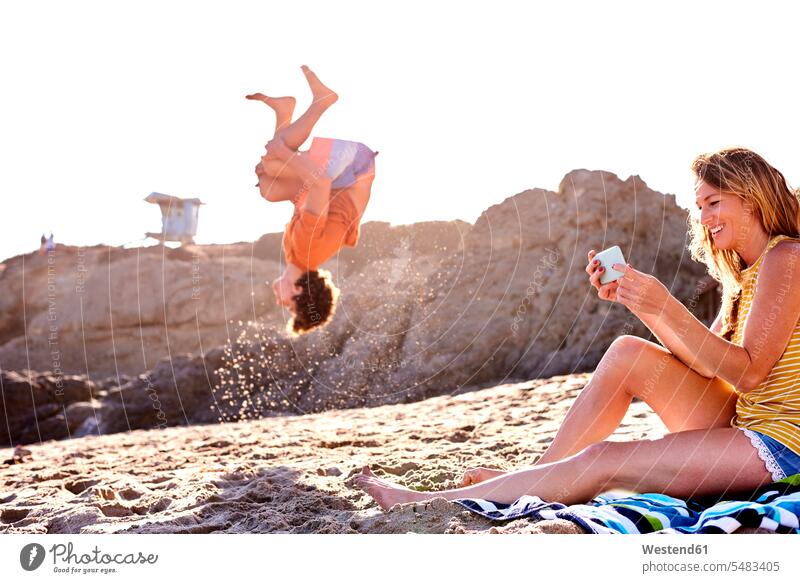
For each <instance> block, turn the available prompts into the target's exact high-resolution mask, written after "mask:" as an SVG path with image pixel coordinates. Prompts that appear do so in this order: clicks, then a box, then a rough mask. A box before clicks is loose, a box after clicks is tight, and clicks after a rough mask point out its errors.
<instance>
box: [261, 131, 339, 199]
mask: <svg viewBox="0 0 800 583" xmlns="http://www.w3.org/2000/svg"><path fill="white" fill-rule="evenodd" d="M267 148H268V150H269V151H270V152H272V153H273V155H275V156H276V157H277V158H278V159H280V160H284V161H285V162H286V165H287V166H288V167H289V169H290V170H291V171H292V172H294V173H295V174H296V175H297V176H298V178H299V179H300V180H301V182H302V183H303V186H302V188H303V189H304V190H308V196H307V197H306V200H305V202H304V204H303V209H302V210H305V211H308V212H310V213H312V214H315V215H323V214H325V215H327V214H328V203H329V202H330V198H331V184H332V181H331V179H330V178H329V177H328V175H327V174H326V173H325V169H324V168H323V167H321V166H318V165H316V164H315V163H314V162H312V161H311V159H310V158H309V157H308V155H307V154H300V153H299V152H295V151H294V150H290V149H289V148H287V147H286V144H285V143H284V142H283V140H282V139H281V138H280V137H278V138H274V139H273V140H271V141H270V142H269V144H267Z"/></svg>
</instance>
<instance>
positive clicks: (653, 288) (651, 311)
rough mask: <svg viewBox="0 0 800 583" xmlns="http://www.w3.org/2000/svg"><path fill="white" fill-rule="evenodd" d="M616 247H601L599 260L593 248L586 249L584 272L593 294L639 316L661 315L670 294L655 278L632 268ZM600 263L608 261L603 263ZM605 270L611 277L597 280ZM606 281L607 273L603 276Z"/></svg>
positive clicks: (670, 298) (665, 308) (669, 299)
mask: <svg viewBox="0 0 800 583" xmlns="http://www.w3.org/2000/svg"><path fill="white" fill-rule="evenodd" d="M619 253H620V252H619V248H616V249H615V248H613V247H612V248H611V249H607V250H606V251H603V252H602V253H601V255H602V261H601V260H599V259H596V258H595V255H597V253H595V251H594V249H592V250H591V251H589V265H587V266H586V273H588V274H589V281H590V282H591V283H592V285H593V286H594V287H596V288H597V295H598V296H599V297H600V299H602V300H608V301H610V302H615V303H618V304H622V305H623V306H625V307H626V308H628V309H629V310H630V311H631V312H633V313H634V314H636V315H637V316H639V317H642V316H658V317H661V316H663V315H664V313H665V310H667V309H668V308H669V306H670V305H671V304H670V302H671V300H672V299H673V298H672V294H671V293H670V292H669V290H668V289H667V287H666V286H665V285H664V284H663V283H661V282H660V281H658V278H656V277H654V276H652V275H649V274H647V273H642V272H641V271H638V270H636V269H634V268H633V267H632V266H631V265H630V264H629V263H625V262H624V261H625V260H624V259H622V260H620V259H615V257H616V258H618V257H620V254H619ZM603 263H606V264H608V263H610V264H611V265H609V266H605V265H603ZM606 270H609V271H610V272H611V274H610V277H613V278H614V280H613V281H611V282H608V283H605V284H604V283H601V278H602V277H603V274H604V273H605V272H606ZM606 281H608V277H607V278H606Z"/></svg>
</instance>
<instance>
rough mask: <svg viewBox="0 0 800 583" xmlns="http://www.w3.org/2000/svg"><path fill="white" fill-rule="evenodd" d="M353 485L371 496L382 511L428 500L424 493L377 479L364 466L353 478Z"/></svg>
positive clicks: (367, 467)
mask: <svg viewBox="0 0 800 583" xmlns="http://www.w3.org/2000/svg"><path fill="white" fill-rule="evenodd" d="M354 483H355V484H356V486H358V487H359V488H361V489H362V490H364V491H365V492H366V493H367V494H369V495H370V496H372V497H373V498H374V499H375V502H377V503H378V505H379V506H380V507H381V508H383V509H384V510H389V508H391V507H392V506H394V505H395V504H403V503H405V502H422V501H423V500H427V499H428V498H429V496H426V494H425V493H424V492H415V491H414V490H409V489H408V488H403V487H402V486H398V485H397V484H393V483H392V482H389V481H388V480H383V479H381V478H379V477H378V476H376V475H375V474H373V473H372V470H370V469H369V466H364V468H363V469H362V470H361V473H360V474H358V475H357V476H356V477H355V479H354Z"/></svg>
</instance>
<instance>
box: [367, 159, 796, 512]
mask: <svg viewBox="0 0 800 583" xmlns="http://www.w3.org/2000/svg"><path fill="white" fill-rule="evenodd" d="M692 170H693V172H694V174H695V176H696V178H697V181H696V184H695V194H696V204H697V207H698V209H699V219H697V218H694V217H692V218H690V235H691V244H690V250H691V252H692V257H693V258H695V259H697V260H699V261H702V262H704V263H705V264H706V265H707V267H708V270H709V273H710V274H711V275H712V277H714V278H715V279H717V281H720V282H721V283H722V286H723V294H724V297H723V303H722V308H721V310H720V313H719V315H718V316H717V318H716V319H715V320H714V323H713V324H712V325H711V328H710V329H709V328H707V327H706V326H705V325H704V324H703V323H702V322H700V321H699V320H698V319H697V318H695V317H694V316H693V315H692V314H691V313H690V312H689V311H688V310H687V308H686V307H685V306H684V305H683V304H681V303H680V302H679V301H678V300H677V299H676V298H675V297H673V296H672V295H671V294H670V293H669V291H668V290H667V288H666V287H665V286H664V285H663V284H662V283H661V282H660V281H658V280H657V279H656V278H655V277H653V276H651V275H648V274H646V273H643V272H640V271H637V270H636V269H634V268H633V267H631V266H630V265H616V266H615V267H614V268H615V269H618V270H620V271H623V272H624V277H623V278H621V279H618V280H617V281H615V282H612V283H610V284H606V285H601V284H600V283H599V278H600V274H601V272H602V268H598V267H597V262H596V261H595V260H593V256H594V254H595V251H594V250H592V251H589V253H588V257H589V264H588V265H587V267H586V271H587V273H588V274H589V276H590V282H591V284H592V285H593V286H594V287H596V288H597V290H598V296H599V297H600V298H601V299H604V300H608V301H612V302H617V303H620V304H622V305H624V306H625V307H627V308H628V309H629V310H630V311H631V312H633V313H634V314H635V315H636V316H637V317H638V318H639V319H640V320H641V321H642V322H644V324H645V325H647V327H648V328H649V329H650V330H651V331H652V332H653V334H654V335H655V336H656V337H657V338H658V339H659V340H660V341H661V344H663V346H661V345H659V344H656V343H653V342H649V341H647V340H644V339H642V338H638V337H635V336H627V335H626V336H621V337H619V338H617V339H616V340H615V341H614V342H613V343H612V344H611V346H610V347H609V349H608V350H607V352H606V353H605V355H604V356H603V358H602V360H601V362H600V363H599V365H598V367H597V371H596V372H595V374H594V375H593V376H592V379H591V380H590V382H589V383H588V384H587V385H586V387H584V389H583V390H582V391H581V394H580V395H579V397H578V398H577V400H576V401H575V403H574V404H573V405H572V407H571V408H570V410H569V411H568V413H567V415H566V418H565V419H564V421H563V424H562V425H561V427H560V428H559V431H558V433H557V435H556V437H555V439H554V440H553V442H552V443H551V444H550V446H549V448H548V449H547V451H545V453H544V454H543V455H542V456H541V458H539V459H538V460H537V462H536V463H535V464H534V465H533V466H532V467H528V468H524V469H519V470H516V471H512V472H508V473H505V472H501V471H498V470H489V469H486V468H473V469H470V470H467V472H466V473H465V475H464V478H463V480H462V483H461V487H459V488H457V489H453V490H445V491H441V492H418V491H414V490H410V489H407V488H404V487H401V486H399V485H396V484H393V483H391V482H389V481H386V480H383V479H381V478H379V477H377V476H375V475H374V474H373V473H372V472H371V471H370V470H369V467H365V468H364V469H363V470H362V473H361V474H359V475H357V477H356V479H355V482H356V484H358V485H359V486H360V487H362V488H364V489H365V490H366V491H367V492H368V493H369V494H370V495H371V496H372V497H373V498H375V500H376V501H377V502H378V504H379V505H380V506H381V507H382V508H384V509H388V508H390V507H391V506H392V505H393V504H395V503H398V502H410V501H422V500H428V499H431V498H437V497H444V498H446V499H448V500H453V499H458V498H483V499H488V500H492V501H495V502H502V503H510V502H513V501H514V500H516V499H517V498H519V497H520V496H522V495H523V494H528V495H535V496H539V497H540V498H542V499H543V500H546V501H557V502H561V503H564V504H575V503H585V502H588V501H589V500H591V499H592V498H593V497H594V496H596V495H597V494H599V493H601V492H603V491H605V490H609V489H613V488H620V489H626V490H629V491H635V492H660V493H663V494H667V495H670V496H675V497H678V498H688V497H695V496H704V495H712V494H721V495H725V494H726V493H728V492H746V491H750V490H753V489H755V488H757V487H759V486H761V485H763V484H766V483H769V482H770V481H773V480H777V479H782V478H783V477H785V476H786V475H791V474H795V473H800V285H797V282H798V281H800V233H799V232H798V227H799V226H800V225H799V224H798V223H799V220H800V206H799V205H798V196H799V195H800V193H796V192H793V191H792V190H790V188H789V186H788V185H787V183H786V180H785V179H784V177H783V175H782V174H781V173H780V172H779V171H778V170H776V169H775V168H773V167H772V166H771V165H770V164H769V163H767V162H766V161H765V160H764V158H762V157H761V156H759V155H758V154H756V153H754V152H752V151H750V150H746V149H744V148H730V149H725V150H722V151H719V152H716V153H712V154H703V155H701V156H698V157H697V158H696V159H695V160H694V162H693V164H692ZM756 281H757V283H758V285H756ZM634 397H638V398H640V399H642V400H643V401H645V402H647V404H648V405H649V406H650V407H651V408H652V409H653V410H654V411H655V412H656V413H657V414H658V416H659V417H660V418H661V420H662V421H663V422H664V424H665V425H666V426H667V428H668V429H669V431H670V433H669V434H667V435H666V436H664V437H663V438H661V439H654V440H639V441H627V442H619V441H606V438H607V437H608V436H609V435H611V433H612V432H613V431H614V430H615V429H616V428H617V427H618V426H619V424H620V422H621V421H622V418H623V417H624V415H625V413H626V411H627V410H628V407H629V406H630V404H631V400H632V399H633V398H634Z"/></svg>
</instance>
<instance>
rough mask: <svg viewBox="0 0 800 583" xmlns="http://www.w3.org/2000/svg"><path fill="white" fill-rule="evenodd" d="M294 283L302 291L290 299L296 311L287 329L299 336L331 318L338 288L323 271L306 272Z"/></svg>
mask: <svg viewBox="0 0 800 583" xmlns="http://www.w3.org/2000/svg"><path fill="white" fill-rule="evenodd" d="M294 283H295V285H297V286H299V287H300V288H302V290H303V291H302V292H300V293H299V294H298V295H296V296H293V298H292V299H293V300H294V301H295V304H297V310H296V311H295V313H294V316H293V317H292V318H291V319H290V320H289V323H288V325H287V329H288V330H289V331H290V332H291V333H292V334H294V335H300V334H305V333H306V332H309V331H311V330H313V329H314V328H316V327H317V326H323V325H325V324H327V323H328V322H329V321H330V320H331V319H332V318H333V314H334V312H335V311H336V300H337V299H338V298H339V288H337V287H336V286H335V285H334V284H333V279H332V278H331V274H330V272H329V271H326V270H324V269H316V270H313V271H306V272H305V273H303V274H302V275H301V276H300V277H298V278H297V281H295V282H294Z"/></svg>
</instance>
